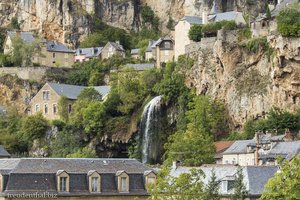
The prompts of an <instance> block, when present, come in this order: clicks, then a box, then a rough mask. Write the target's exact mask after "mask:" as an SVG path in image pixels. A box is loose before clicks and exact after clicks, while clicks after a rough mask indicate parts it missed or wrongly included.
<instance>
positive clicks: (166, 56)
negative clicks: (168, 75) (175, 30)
mask: <svg viewBox="0 0 300 200" xmlns="http://www.w3.org/2000/svg"><path fill="white" fill-rule="evenodd" d="M174 43H175V42H174V40H173V39H172V38H170V37H163V38H159V39H158V40H157V41H156V42H154V43H153V44H152V46H151V47H152V54H153V58H154V60H155V61H156V67H158V68H161V67H163V66H164V65H165V64H166V63H167V62H170V61H173V60H174Z"/></svg>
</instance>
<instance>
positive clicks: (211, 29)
mask: <svg viewBox="0 0 300 200" xmlns="http://www.w3.org/2000/svg"><path fill="white" fill-rule="evenodd" d="M222 28H223V29H225V30H234V29H235V28H236V23H235V21H227V20H223V21H220V22H213V23H209V24H205V25H203V27H202V32H203V33H205V34H209V35H210V34H216V33H217V32H218V30H220V29H222Z"/></svg>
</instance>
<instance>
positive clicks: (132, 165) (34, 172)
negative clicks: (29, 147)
mask: <svg viewBox="0 0 300 200" xmlns="http://www.w3.org/2000/svg"><path fill="white" fill-rule="evenodd" d="M155 181H156V174H155V172H154V171H153V170H152V169H151V168H149V167H146V166H145V165H143V164H142V163H140V162H138V161H137V160H135V159H94V158H91V159H87V158H82V159H66V158H21V159H16V160H13V161H10V160H7V159H5V160H0V183H2V185H1V187H0V199H1V200H6V199H13V198H15V197H19V199H32V200H35V199H40V198H41V197H43V198H46V199H51V198H55V199H88V200H98V199H103V200H110V199H111V200H114V199H116V200H117V199H118V200H122V199H124V200H132V199H135V198H138V199H141V200H142V199H145V200H146V199H147V198H148V197H149V195H148V193H147V190H146V185H147V184H153V183H155ZM18 195H27V198H26V197H24V196H18ZM29 195H30V196H29ZM34 195H36V196H34ZM40 195H45V196H40ZM47 197H48V198H47Z"/></svg>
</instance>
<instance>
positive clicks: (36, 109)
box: [35, 104, 40, 112]
mask: <svg viewBox="0 0 300 200" xmlns="http://www.w3.org/2000/svg"><path fill="white" fill-rule="evenodd" d="M35 112H40V105H39V104H36V105H35Z"/></svg>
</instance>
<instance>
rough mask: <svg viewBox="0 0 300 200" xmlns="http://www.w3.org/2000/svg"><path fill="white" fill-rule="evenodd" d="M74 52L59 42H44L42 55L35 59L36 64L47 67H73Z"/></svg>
mask: <svg viewBox="0 0 300 200" xmlns="http://www.w3.org/2000/svg"><path fill="white" fill-rule="evenodd" d="M74 53H75V51H74V50H71V49H69V48H68V47H67V46H65V45H64V44H63V43H61V42H58V41H52V40H48V41H43V42H42V49H41V55H39V56H36V57H35V58H34V60H35V62H37V63H39V64H41V65H44V66H47V67H72V65H73V64H74Z"/></svg>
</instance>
